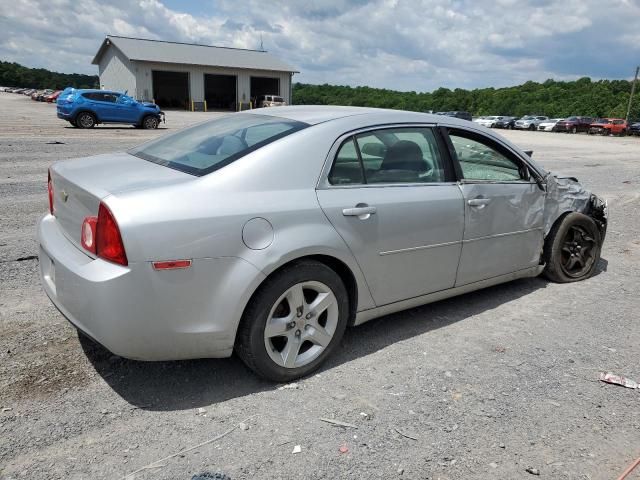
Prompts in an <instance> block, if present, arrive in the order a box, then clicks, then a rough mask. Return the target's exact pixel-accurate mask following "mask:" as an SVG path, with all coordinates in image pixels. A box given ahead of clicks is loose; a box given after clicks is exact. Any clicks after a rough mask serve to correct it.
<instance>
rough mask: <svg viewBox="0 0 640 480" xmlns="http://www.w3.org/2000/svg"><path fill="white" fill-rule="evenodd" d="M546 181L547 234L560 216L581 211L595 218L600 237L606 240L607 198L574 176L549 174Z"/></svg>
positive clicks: (545, 209)
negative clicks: (585, 185) (588, 187)
mask: <svg viewBox="0 0 640 480" xmlns="http://www.w3.org/2000/svg"><path fill="white" fill-rule="evenodd" d="M545 181H546V191H547V196H546V200H545V206H544V234H545V236H546V235H547V234H548V233H549V232H550V231H551V228H552V227H553V224H554V223H555V222H556V220H558V218H560V216H562V215H563V214H565V213H569V212H579V213H584V214H585V215H588V216H590V217H591V218H593V220H594V221H595V222H596V225H597V226H598V228H599V230H600V238H601V240H602V241H604V237H605V235H606V232H607V219H608V206H607V202H606V200H603V199H601V198H600V197H598V196H597V195H595V194H593V193H591V192H590V191H589V190H587V189H585V188H584V187H583V186H582V184H581V183H580V182H579V181H578V180H577V179H576V178H574V177H559V176H556V175H553V174H549V175H547V177H546V179H545Z"/></svg>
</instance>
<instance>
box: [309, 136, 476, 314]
mask: <svg viewBox="0 0 640 480" xmlns="http://www.w3.org/2000/svg"><path fill="white" fill-rule="evenodd" d="M439 135H440V134H439V132H438V131H437V130H434V129H433V128H432V127H428V126H397V127H395V126H394V127H389V128H377V129H374V130H368V131H361V132H359V133H356V134H350V135H347V136H345V137H343V138H341V139H340V140H339V141H338V142H336V144H335V145H334V148H333V149H332V151H331V152H330V155H329V158H330V160H331V161H330V162H328V163H327V169H326V170H325V173H324V175H323V178H322V179H321V182H320V184H319V188H318V190H317V196H318V201H319V203H320V205H321V207H322V209H323V211H324V212H325V214H326V216H327V217H328V219H329V221H330V222H331V223H332V224H333V226H334V227H335V228H336V230H337V231H338V233H339V234H340V235H341V236H342V238H343V239H344V241H345V242H346V244H347V245H348V247H349V249H350V250H351V252H352V253H353V255H354V256H355V258H356V260H357V262H358V264H359V265H360V268H361V269H362V272H363V274H364V276H365V278H366V281H367V283H368V285H369V288H370V290H371V294H372V296H373V298H374V301H375V303H376V304H377V305H385V304H389V303H393V302H397V301H400V300H404V299H407V298H411V297H417V296H420V295H424V294H427V293H430V292H434V291H438V290H444V289H448V288H451V287H453V285H454V284H455V276H456V269H457V266H458V261H459V259H460V251H461V241H462V233H463V229H464V204H463V200H462V194H461V192H460V189H459V188H458V186H457V184H456V183H455V174H454V172H453V168H452V164H451V161H450V158H449V156H448V152H447V151H446V148H445V147H444V145H445V144H444V142H443V141H442V138H441V137H440V136H439Z"/></svg>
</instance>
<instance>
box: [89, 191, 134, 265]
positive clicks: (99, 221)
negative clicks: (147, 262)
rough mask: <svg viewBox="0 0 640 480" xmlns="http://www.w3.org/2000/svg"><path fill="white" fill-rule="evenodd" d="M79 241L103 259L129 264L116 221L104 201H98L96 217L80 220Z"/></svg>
mask: <svg viewBox="0 0 640 480" xmlns="http://www.w3.org/2000/svg"><path fill="white" fill-rule="evenodd" d="M81 243H82V247H83V248H85V249H86V250H88V251H89V252H92V253H95V254H96V255H97V256H98V257H100V258H102V259H104V260H108V261H110V262H113V263H118V264H120V265H125V266H126V265H128V264H129V262H128V260H127V254H126V253H125V251H124V244H123V243H122V236H121V235H120V229H119V228H118V223H117V222H116V219H115V218H114V216H113V214H112V213H111V210H109V208H108V207H107V206H106V205H105V204H104V203H100V207H99V208H98V216H97V217H87V218H85V219H84V221H83V222H82V232H81Z"/></svg>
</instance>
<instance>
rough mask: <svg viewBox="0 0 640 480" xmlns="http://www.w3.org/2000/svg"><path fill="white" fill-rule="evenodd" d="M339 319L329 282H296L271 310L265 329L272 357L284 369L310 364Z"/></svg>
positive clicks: (332, 332) (322, 349)
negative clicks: (326, 283)
mask: <svg viewBox="0 0 640 480" xmlns="http://www.w3.org/2000/svg"><path fill="white" fill-rule="evenodd" d="M338 319H339V309H338V301H337V299H336V297H335V295H334V293H333V292H332V291H331V289H330V288H329V287H328V286H327V285H325V284H324V283H321V282H317V281H307V282H302V283H297V284H295V285H293V286H292V287H290V288H289V289H287V290H286V291H285V292H284V293H283V294H282V295H281V296H280V297H279V298H278V300H277V301H276V302H275V304H274V305H273V307H272V308H271V311H270V312H269V316H268V318H267V323H266V325H265V329H264V343H265V346H266V349H267V353H268V354H269V357H271V359H272V360H273V361H274V362H275V363H276V364H277V365H279V366H281V367H285V368H299V367H303V366H305V365H308V364H309V363H311V362H313V361H314V360H315V359H316V358H318V357H319V356H320V355H321V354H322V352H323V351H324V350H325V349H326V348H327V347H328V346H329V344H330V343H331V340H332V339H333V336H334V334H335V332H336V329H337V327H338Z"/></svg>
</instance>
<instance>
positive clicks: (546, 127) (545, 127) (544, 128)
mask: <svg viewBox="0 0 640 480" xmlns="http://www.w3.org/2000/svg"><path fill="white" fill-rule="evenodd" d="M562 120H564V119H563V118H550V119H549V120H547V121H544V122H541V123H539V124H538V130H539V131H541V132H555V131H556V125H557V124H558V122H560V121H562Z"/></svg>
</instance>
